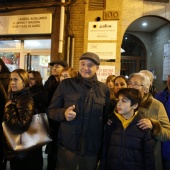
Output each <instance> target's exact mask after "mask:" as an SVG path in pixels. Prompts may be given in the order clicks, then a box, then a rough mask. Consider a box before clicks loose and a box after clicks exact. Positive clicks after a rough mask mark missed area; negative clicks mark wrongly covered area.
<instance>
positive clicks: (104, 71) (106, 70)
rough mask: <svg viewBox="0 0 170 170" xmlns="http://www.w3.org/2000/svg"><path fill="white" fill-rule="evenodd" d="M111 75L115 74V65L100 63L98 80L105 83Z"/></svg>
mask: <svg viewBox="0 0 170 170" xmlns="http://www.w3.org/2000/svg"><path fill="white" fill-rule="evenodd" d="M109 75H115V66H106V65H100V67H99V70H98V71H97V78H98V80H99V81H101V82H104V83H105V82H106V79H107V77H108V76H109Z"/></svg>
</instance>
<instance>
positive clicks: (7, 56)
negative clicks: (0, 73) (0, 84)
mask: <svg viewBox="0 0 170 170" xmlns="http://www.w3.org/2000/svg"><path fill="white" fill-rule="evenodd" d="M0 58H1V59H2V60H3V61H4V63H5V64H6V66H7V67H8V68H9V70H10V71H13V70H15V69H17V68H19V65H20V53H0Z"/></svg>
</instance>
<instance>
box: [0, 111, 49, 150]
mask: <svg viewBox="0 0 170 170" xmlns="http://www.w3.org/2000/svg"><path fill="white" fill-rule="evenodd" d="M2 127H3V133H4V135H5V138H6V141H7V143H8V145H9V147H10V148H11V149H12V150H13V151H16V152H21V151H27V150H28V151H29V150H32V149H36V148H39V147H41V146H44V145H46V144H47V143H49V142H51V141H52V138H51V134H50V128H49V123H48V118H47V115H46V113H40V114H36V115H34V116H33V118H32V122H31V124H30V126H29V128H28V130H27V131H25V132H23V133H16V132H15V131H13V130H12V129H10V128H9V127H8V126H7V124H6V122H5V121H4V122H3V123H2Z"/></svg>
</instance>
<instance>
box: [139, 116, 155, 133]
mask: <svg viewBox="0 0 170 170" xmlns="http://www.w3.org/2000/svg"><path fill="white" fill-rule="evenodd" d="M137 125H138V126H139V128H141V129H142V130H145V129H151V130H152V129H153V126H152V123H151V121H150V120H149V119H147V118H143V119H141V120H139V122H138V123H137Z"/></svg>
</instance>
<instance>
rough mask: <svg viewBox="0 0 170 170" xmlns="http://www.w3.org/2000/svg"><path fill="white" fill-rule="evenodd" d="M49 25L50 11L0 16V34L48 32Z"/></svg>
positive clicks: (49, 30) (49, 29)
mask: <svg viewBox="0 0 170 170" xmlns="http://www.w3.org/2000/svg"><path fill="white" fill-rule="evenodd" d="M51 25H52V15H51V14H50V13H47V14H31V15H12V16H0V35H9V34H50V33H51Z"/></svg>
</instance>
